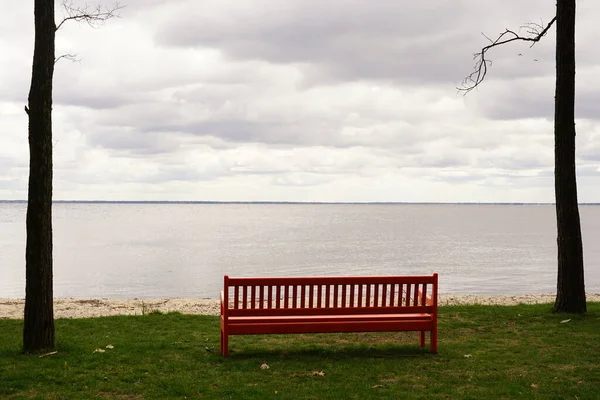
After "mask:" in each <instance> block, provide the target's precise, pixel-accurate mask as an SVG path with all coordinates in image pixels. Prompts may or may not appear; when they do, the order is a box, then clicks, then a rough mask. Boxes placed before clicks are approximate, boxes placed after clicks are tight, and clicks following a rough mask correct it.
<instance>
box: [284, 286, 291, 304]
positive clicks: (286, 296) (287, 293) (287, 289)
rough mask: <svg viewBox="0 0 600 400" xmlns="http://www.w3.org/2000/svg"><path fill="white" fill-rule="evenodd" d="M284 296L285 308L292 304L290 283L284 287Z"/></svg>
mask: <svg viewBox="0 0 600 400" xmlns="http://www.w3.org/2000/svg"><path fill="white" fill-rule="evenodd" d="M283 292H284V293H285V294H284V297H283V308H289V304H290V287H289V286H288V285H285V286H284V289H283Z"/></svg>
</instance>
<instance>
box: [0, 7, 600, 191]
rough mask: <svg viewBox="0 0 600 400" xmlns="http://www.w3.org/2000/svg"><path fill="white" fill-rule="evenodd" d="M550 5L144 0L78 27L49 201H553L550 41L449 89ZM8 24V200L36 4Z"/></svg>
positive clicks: (588, 20)
mask: <svg viewBox="0 0 600 400" xmlns="http://www.w3.org/2000/svg"><path fill="white" fill-rule="evenodd" d="M102 3H103V4H106V5H110V4H112V2H110V1H108V0H102ZM578 7H579V9H578V11H579V17H578V32H577V35H578V36H577V45H578V64H577V65H578V72H577V80H578V85H579V86H578V98H577V116H578V121H577V129H578V136H577V137H578V139H577V140H578V162H579V165H580V169H579V171H580V173H581V174H583V175H582V176H585V179H584V180H583V182H585V184H586V185H589V187H586V188H584V189H582V193H583V194H584V197H582V200H584V201H585V200H586V199H599V198H600V190H599V189H596V188H595V187H600V185H597V183H598V182H597V181H595V179H598V177H597V174H596V171H597V169H598V166H599V165H598V164H599V162H598V154H599V153H600V148H598V146H597V144H596V143H597V142H598V129H597V122H596V121H597V115H596V112H595V110H596V109H597V108H598V105H597V104H598V101H599V100H598V96H597V95H596V93H597V92H598V89H600V88H597V85H596V83H595V82H597V81H598V79H597V78H598V76H597V75H598V69H597V68H596V65H598V63H599V62H600V60H599V57H598V55H597V53H596V52H594V51H593V49H594V48H595V47H594V45H595V40H596V38H595V23H596V22H595V18H594V15H596V14H597V11H600V8H599V7H598V5H597V4H596V3H595V2H589V1H588V2H580V4H578ZM553 12H554V4H550V3H548V2H546V1H542V0H535V1H528V2H516V1H513V0H511V1H510V2H506V1H500V0H490V1H486V2H473V1H466V0H457V1H450V0H435V1H429V2H420V3H419V2H408V1H400V2H384V3H377V4H374V3H373V4H372V3H368V2H364V1H359V0H344V1H341V0H339V1H338V0H332V1H329V2H307V1H300V0H285V1H277V2H275V1H267V0H256V1H253V2H239V1H233V0H220V1H216V0H207V1H204V2H193V1H190V0H176V1H170V2H166V1H160V0H152V1H142V0H132V1H129V2H127V7H126V8H125V9H123V10H122V12H121V15H122V18H119V19H114V20H111V21H109V22H108V23H107V24H106V25H105V26H103V27H102V28H101V29H91V28H89V27H88V26H86V25H81V24H66V25H64V26H63V28H61V29H60V31H59V32H58V36H57V55H59V54H64V53H66V52H71V53H77V55H78V58H80V59H81V62H77V63H70V62H67V61H65V60H61V61H60V62H59V63H57V65H56V71H55V81H54V115H53V118H54V138H53V139H54V140H53V142H54V156H55V197H56V198H63V199H64V198H74V199H122V200H123V199H140V200H143V199H172V200H186V199H187V200H198V199H200V200H201V199H211V200H297V201H302V200H306V201H316V200H322V201H552V198H553V189H552V185H553V178H552V170H553V162H554V161H553V146H554V145H553V138H552V132H553V126H552V115H553V103H552V102H553V96H554V40H553V35H554V33H553V31H551V32H550V33H549V34H548V36H547V37H546V38H544V40H543V41H542V42H540V43H538V44H536V46H534V47H533V48H531V49H529V48H528V47H527V45H526V44H524V45H523V46H520V45H516V46H505V47H503V48H501V49H500V48H499V49H496V50H494V52H493V53H490V58H491V59H492V60H493V61H494V63H493V67H492V68H491V69H490V71H489V75H488V77H487V78H486V81H485V82H484V84H483V85H482V86H481V87H480V88H479V90H478V91H475V92H473V93H471V94H469V95H468V96H466V97H463V96H461V95H460V94H458V93H457V92H456V88H455V87H456V85H458V84H460V81H461V79H462V78H463V77H464V76H465V75H467V74H468V73H469V72H470V71H471V69H472V66H473V60H472V58H471V56H472V53H473V52H475V51H477V50H478V49H479V48H481V46H482V45H485V44H486V39H485V37H483V36H482V35H481V32H485V33H486V34H487V35H488V36H492V37H493V36H494V35H495V34H497V33H500V32H502V31H503V30H504V29H505V28H514V27H518V26H519V25H520V24H523V23H525V22H528V21H539V18H543V19H544V20H549V19H550V18H551V16H552V15H553ZM5 14H6V13H5ZM0 18H2V20H1V21H0V33H1V35H0V54H3V56H0V78H1V79H2V81H3V90H2V91H1V92H0V182H1V183H0V198H25V197H26V189H27V166H28V148H27V118H26V115H25V113H24V112H23V105H24V104H25V103H26V101H27V94H28V91H29V80H30V74H31V55H32V50H33V45H32V44H33V41H32V40H33V10H32V6H31V5H30V4H28V3H27V4H26V3H23V2H19V3H18V4H17V3H15V4H14V13H13V12H12V11H11V16H10V17H9V16H8V14H6V15H4V16H2V17H0ZM519 53H522V54H523V55H522V56H518V55H517V54H519ZM534 60H538V61H534Z"/></svg>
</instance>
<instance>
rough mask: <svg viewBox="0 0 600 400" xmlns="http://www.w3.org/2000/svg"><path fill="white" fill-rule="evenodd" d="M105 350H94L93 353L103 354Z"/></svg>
mask: <svg viewBox="0 0 600 400" xmlns="http://www.w3.org/2000/svg"><path fill="white" fill-rule="evenodd" d="M105 351H106V350H104V349H96V350H94V353H104V352H105Z"/></svg>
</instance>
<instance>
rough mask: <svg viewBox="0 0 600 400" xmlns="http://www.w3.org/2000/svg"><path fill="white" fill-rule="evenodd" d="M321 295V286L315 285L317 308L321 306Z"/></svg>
mask: <svg viewBox="0 0 600 400" xmlns="http://www.w3.org/2000/svg"><path fill="white" fill-rule="evenodd" d="M322 296H323V287H322V286H321V285H318V286H317V308H321V297H322Z"/></svg>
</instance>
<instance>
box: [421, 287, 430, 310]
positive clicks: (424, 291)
mask: <svg viewBox="0 0 600 400" xmlns="http://www.w3.org/2000/svg"><path fill="white" fill-rule="evenodd" d="M427 286H429V285H423V293H421V296H422V298H421V303H420V304H419V305H420V306H424V305H425V304H427Z"/></svg>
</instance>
